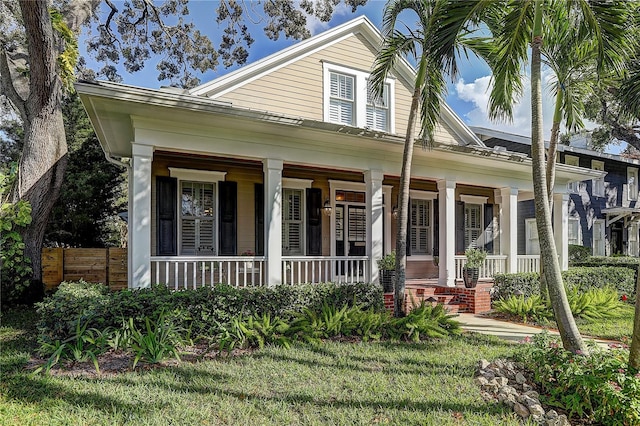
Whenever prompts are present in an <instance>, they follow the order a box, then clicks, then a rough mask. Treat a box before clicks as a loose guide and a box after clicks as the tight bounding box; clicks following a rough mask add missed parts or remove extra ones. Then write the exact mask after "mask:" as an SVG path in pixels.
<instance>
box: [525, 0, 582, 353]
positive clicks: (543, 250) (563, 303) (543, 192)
mask: <svg viewBox="0 0 640 426" xmlns="http://www.w3.org/2000/svg"><path fill="white" fill-rule="evenodd" d="M541 8H542V6H541V2H536V5H535V18H534V31H533V39H532V43H531V120H532V123H531V132H532V135H531V156H532V160H533V161H532V172H533V192H534V199H535V201H534V203H535V212H536V224H537V227H538V238H539V242H540V257H541V261H542V262H541V263H542V267H543V273H544V275H545V279H546V283H547V288H548V291H549V299H550V300H551V306H552V307H553V312H554V315H555V319H556V322H557V324H558V329H559V332H560V337H561V338H562V343H563V346H564V348H565V349H566V350H568V351H571V352H574V353H577V352H581V353H586V352H587V348H586V346H585V344H584V341H583V340H582V336H581V335H580V332H579V331H578V328H577V327H576V323H575V320H574V318H573V315H572V314H571V309H570V307H569V302H568V300H567V294H566V292H565V289H564V284H563V282H562V275H561V272H560V264H559V263H558V255H557V251H556V245H555V241H554V239H553V229H552V226H551V209H550V208H549V196H548V193H547V184H546V173H545V172H546V170H545V149H544V137H543V133H542V129H543V126H542V73H541V58H540V47H541V45H542V9H541Z"/></svg>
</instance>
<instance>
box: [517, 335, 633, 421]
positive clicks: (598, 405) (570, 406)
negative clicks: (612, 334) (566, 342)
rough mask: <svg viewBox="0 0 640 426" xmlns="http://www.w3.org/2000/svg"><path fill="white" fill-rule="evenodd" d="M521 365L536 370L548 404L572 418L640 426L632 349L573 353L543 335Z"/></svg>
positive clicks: (524, 353)
mask: <svg viewBox="0 0 640 426" xmlns="http://www.w3.org/2000/svg"><path fill="white" fill-rule="evenodd" d="M522 348H523V349H522V350H521V351H520V353H519V356H518V358H519V361H521V362H522V363H523V364H524V365H525V366H526V367H527V369H529V371H531V373H532V376H533V380H534V382H535V383H536V384H537V385H538V387H539V389H540V390H541V392H540V399H541V401H542V402H543V403H546V404H548V405H551V406H554V407H560V408H562V409H564V410H566V411H567V413H568V414H569V416H571V417H576V418H579V419H580V420H585V419H587V420H589V421H590V422H589V423H594V424H602V425H616V426H617V425H638V424H640V374H637V372H634V371H632V370H631V369H629V366H628V364H627V359H628V357H629V351H628V349H620V348H611V349H609V350H606V349H600V348H599V347H597V346H595V345H594V347H592V348H591V349H590V351H591V353H590V354H589V355H588V356H585V355H583V354H572V353H571V352H568V351H566V350H564V349H563V348H562V344H561V343H560V341H559V340H558V339H557V338H554V337H551V336H550V335H549V334H548V333H546V332H543V333H541V334H538V335H534V337H533V342H532V344H528V345H524V346H523V347H522Z"/></svg>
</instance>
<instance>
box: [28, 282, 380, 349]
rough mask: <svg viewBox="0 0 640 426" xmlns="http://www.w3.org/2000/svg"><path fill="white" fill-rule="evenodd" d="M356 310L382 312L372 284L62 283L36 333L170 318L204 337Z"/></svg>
mask: <svg viewBox="0 0 640 426" xmlns="http://www.w3.org/2000/svg"><path fill="white" fill-rule="evenodd" d="M325 302H326V303H328V304H335V305H337V306H342V305H344V304H347V305H349V306H352V305H354V304H358V305H360V306H361V307H363V308H364V309H367V308H374V309H376V310H383V309H384V304H383V298H382V289H381V288H380V286H378V285H376V284H364V283H361V284H334V283H324V284H300V285H295V286H294V285H280V286H275V287H269V288H266V287H250V288H241V289H239V288H235V287H231V286H228V285H225V284H218V285H216V286H214V287H202V288H199V289H197V290H180V291H170V290H168V289H167V288H166V287H164V286H154V287H152V288H149V289H138V290H123V291H118V292H110V291H109V289H108V287H106V286H104V285H102V284H94V283H87V282H84V281H80V282H64V283H61V284H60V286H59V287H58V290H57V291H56V292H55V293H54V294H53V295H51V296H50V297H48V298H47V299H45V300H44V301H43V302H41V303H39V304H37V306H38V313H39V315H40V320H39V323H38V330H39V333H40V338H41V339H42V340H43V341H50V342H52V341H55V340H58V339H59V340H64V339H66V338H67V337H69V336H70V335H71V334H72V333H73V332H74V330H75V328H76V324H77V322H78V320H80V321H81V323H82V324H83V325H84V324H87V327H88V328H92V327H95V328H97V329H100V330H101V329H104V328H106V327H119V326H121V323H122V320H123V319H127V318H133V319H134V321H135V322H136V323H137V324H138V325H140V326H142V324H143V323H144V318H145V317H149V318H152V319H155V318H157V316H158V315H159V314H160V312H165V313H168V314H170V315H171V317H172V318H173V319H174V321H176V322H177V323H178V324H177V325H179V326H180V327H184V328H185V329H190V330H191V333H192V336H201V335H207V334H208V333H210V332H212V331H214V330H215V329H217V328H219V327H220V326H221V324H224V323H226V322H228V321H229V320H230V319H232V318H234V317H236V316H238V315H253V314H257V315H263V314H271V315H272V316H280V317H282V318H284V319H287V318H290V317H292V316H293V314H294V313H296V312H301V311H302V310H303V309H304V308H307V307H308V308H311V309H320V308H321V307H322V305H323V303H325Z"/></svg>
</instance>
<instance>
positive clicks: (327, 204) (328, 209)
mask: <svg viewBox="0 0 640 426" xmlns="http://www.w3.org/2000/svg"><path fill="white" fill-rule="evenodd" d="M322 210H323V211H324V214H325V216H331V203H330V202H329V199H328V198H327V201H325V202H324V206H323V207H322Z"/></svg>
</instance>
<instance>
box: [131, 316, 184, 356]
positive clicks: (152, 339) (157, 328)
mask: <svg viewBox="0 0 640 426" xmlns="http://www.w3.org/2000/svg"><path fill="white" fill-rule="evenodd" d="M144 324H145V327H144V329H142V330H140V329H138V328H137V327H136V326H135V324H134V323H133V318H129V322H128V323H127V329H128V331H129V332H130V336H131V337H130V349H131V350H132V351H133V354H134V359H133V368H136V365H137V364H138V362H139V361H140V360H142V361H146V362H149V363H153V364H155V363H158V362H160V361H163V360H164V359H166V358H169V357H174V358H177V359H178V361H179V360H180V353H179V351H178V347H179V346H180V345H181V344H183V343H184V338H183V337H182V332H183V331H184V330H180V328H179V327H176V325H175V324H174V323H173V321H171V319H170V318H168V317H167V316H165V314H164V312H161V313H160V315H159V317H158V319H157V321H151V320H150V319H149V318H145V320H144Z"/></svg>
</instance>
